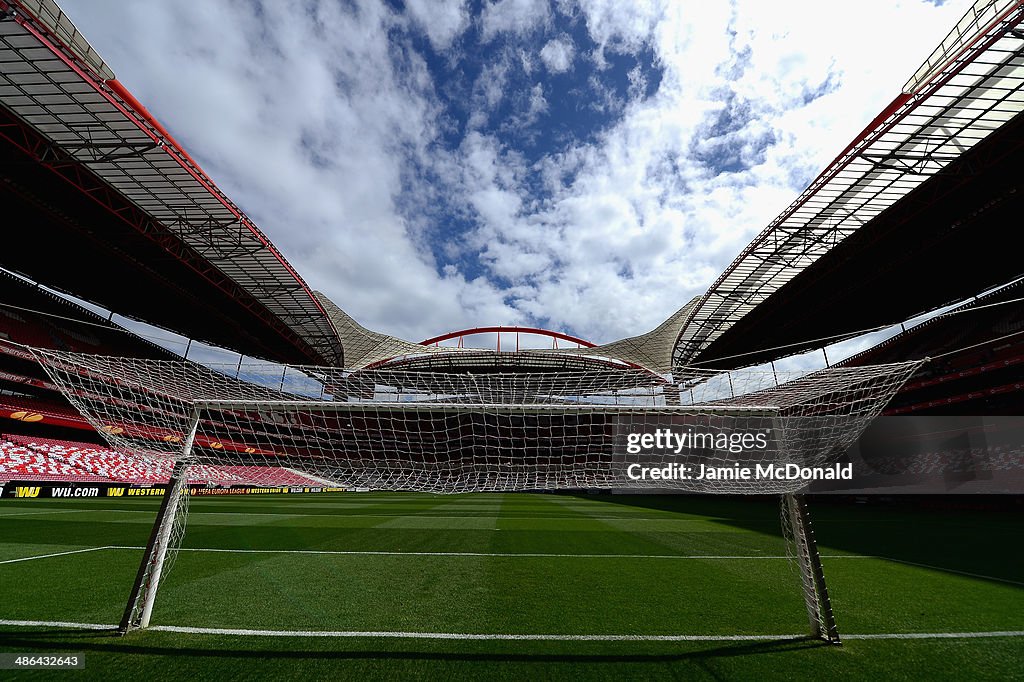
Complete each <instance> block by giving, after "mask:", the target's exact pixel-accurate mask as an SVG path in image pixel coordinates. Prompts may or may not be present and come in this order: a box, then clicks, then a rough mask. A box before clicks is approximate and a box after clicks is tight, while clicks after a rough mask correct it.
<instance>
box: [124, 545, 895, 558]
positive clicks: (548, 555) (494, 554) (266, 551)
mask: <svg viewBox="0 0 1024 682" xmlns="http://www.w3.org/2000/svg"><path fill="white" fill-rule="evenodd" d="M105 549H145V547H133V546H127V545H111V546H109V547H106V548H105ZM177 551H179V552H223V553H227V554H312V555H321V554H322V555H340V556H361V555H364V556H433V557H499V558H510V559H516V558H525V559H712V560H726V559H754V560H760V559H789V557H788V556H784V555H782V556H773V555H762V556H750V555H730V556H725V555H704V554H693V555H690V554H686V555H682V554H551V553H544V552H387V551H378V550H327V549H228V548H219V547H180V548H178V550H177ZM822 558H824V559H874V558H877V557H871V556H864V555H860V554H825V555H822Z"/></svg>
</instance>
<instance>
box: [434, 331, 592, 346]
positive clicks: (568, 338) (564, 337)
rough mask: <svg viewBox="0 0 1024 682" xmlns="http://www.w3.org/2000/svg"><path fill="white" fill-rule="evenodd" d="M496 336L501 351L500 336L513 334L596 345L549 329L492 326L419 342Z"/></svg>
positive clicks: (450, 333)
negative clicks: (477, 335)
mask: <svg viewBox="0 0 1024 682" xmlns="http://www.w3.org/2000/svg"><path fill="white" fill-rule="evenodd" d="M495 333H496V334H498V339H499V341H498V344H499V345H498V348H499V350H500V349H501V345H500V344H501V341H500V339H501V334H503V333H515V334H536V335H538V336H546V337H548V338H549V339H558V340H561V341H568V342H569V343H575V344H579V345H580V346H582V347H583V348H593V347H594V346H596V345H597V344H595V343H591V342H590V341H587V340H585V339H581V338H579V337H578V336H572V335H571V334H563V333H562V332H555V331H551V330H550V329H541V328H540V327H520V326H516V325H513V326H510V327H503V326H494V327H473V328H472V329H460V330H458V331H454V332H448V333H447V334H441V335H440V336H434V337H431V338H429V339H427V340H425V341H420V345H421V346H432V345H434V344H435V343H441V342H442V341H448V340H450V339H457V338H461V337H463V336H471V335H473V334H495Z"/></svg>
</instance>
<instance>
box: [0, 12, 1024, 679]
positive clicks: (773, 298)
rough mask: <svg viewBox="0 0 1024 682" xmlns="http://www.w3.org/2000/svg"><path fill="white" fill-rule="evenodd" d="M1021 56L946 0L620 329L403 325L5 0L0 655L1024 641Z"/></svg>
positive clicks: (647, 670)
mask: <svg viewBox="0 0 1024 682" xmlns="http://www.w3.org/2000/svg"><path fill="white" fill-rule="evenodd" d="M1022 82H1024V3H1022V2H1019V1H1015V0H977V2H975V3H974V4H973V5H971V6H970V7H969V8H968V11H967V13H966V14H965V15H964V16H963V17H962V18H961V19H960V20H959V21H958V22H957V23H956V25H955V26H953V27H952V29H951V30H948V34H947V35H946V36H945V37H944V38H943V39H942V40H941V42H940V44H939V45H938V47H936V48H935V49H934V51H933V52H932V53H931V54H930V55H928V57H927V59H926V60H925V61H924V62H923V64H921V66H920V68H919V69H918V70H917V71H916V72H915V73H913V75H912V76H911V77H910V79H909V80H908V81H907V82H906V84H905V86H904V87H903V89H902V91H901V92H899V93H898V94H896V95H895V96H894V97H893V98H892V100H891V102H890V103H889V104H888V105H887V106H886V107H885V108H884V109H882V110H881V111H880V112H879V113H878V114H877V116H875V117H874V119H873V120H870V121H865V122H862V123H864V124H865V125H864V127H863V130H862V131H861V132H860V133H859V134H858V135H856V136H855V137H854V138H853V139H852V140H851V141H849V142H848V144H846V146H845V147H843V148H842V149H841V150H834V149H833V150H832V153H833V154H835V152H836V151H838V154H837V155H835V156H834V158H833V160H832V161H830V162H829V163H828V164H827V165H825V166H824V168H819V169H816V170H815V173H816V174H815V175H814V177H813V180H812V181H811V182H810V183H809V184H808V185H807V186H806V189H804V190H803V191H802V192H801V193H799V195H797V196H796V197H795V198H794V197H790V201H791V203H789V205H788V206H786V207H785V209H784V210H783V211H782V213H781V214H779V215H778V216H777V217H776V218H775V219H774V220H772V221H771V222H770V223H769V224H768V225H767V226H766V227H764V229H763V230H762V231H760V232H759V233H757V234H756V235H755V236H754V238H753V239H752V240H751V241H750V242H749V243H748V244H747V245H746V246H745V247H743V248H742V249H741V250H740V251H739V253H738V254H736V253H732V254H731V255H730V257H731V258H732V260H731V262H729V263H728V265H727V266H726V267H725V268H724V270H722V271H721V272H720V274H716V276H715V277H712V278H711V279H710V280H709V281H710V282H711V284H710V286H708V287H707V288H706V290H704V291H703V293H701V294H700V295H698V296H696V297H693V298H692V299H691V300H689V301H686V300H680V301H679V302H678V303H676V304H675V306H673V307H676V306H681V307H678V310H677V311H676V312H675V313H673V314H672V315H670V316H669V317H668V318H667V319H665V320H664V321H663V322H661V323H660V324H658V325H657V326H655V327H654V328H653V329H651V330H650V331H646V332H642V330H637V333H635V334H633V335H630V336H627V337H625V338H620V339H618V340H613V341H605V342H602V343H593V342H591V341H589V340H588V339H586V338H583V337H582V336H578V335H577V334H575V333H571V330H570V331H560V330H550V329H546V328H543V327H541V326H529V325H525V324H504V325H494V326H475V327H469V328H464V329H458V330H456V331H450V332H445V333H439V334H435V335H433V336H431V337H430V338H426V339H423V340H422V341H414V340H408V339H405V338H400V336H399V335H395V334H387V333H383V332H378V331H374V330H372V329H370V328H368V327H367V326H364V325H363V324H361V323H360V322H358V321H357V320H356V319H354V317H353V316H352V315H350V314H349V313H347V312H346V311H345V310H344V309H343V306H344V305H345V301H342V300H338V301H336V300H332V298H331V297H329V296H328V295H326V294H325V293H323V292H322V291H320V290H319V289H318V288H317V287H318V286H319V283H318V282H317V281H316V279H315V278H314V274H313V273H311V274H310V275H309V282H307V279H305V278H304V277H303V275H302V274H300V272H299V271H298V268H296V267H295V266H294V265H293V264H292V263H291V262H290V260H289V259H288V258H286V255H285V253H284V247H283V246H281V248H279V246H277V245H275V243H274V242H272V241H271V239H270V238H269V237H268V236H267V234H265V233H264V232H263V231H261V229H260V227H258V226H257V225H256V224H255V223H254V222H253V220H252V219H250V217H249V216H248V215H247V214H246V213H245V212H244V211H243V210H242V208H240V207H239V206H238V205H236V204H235V203H234V202H233V201H232V199H231V198H230V197H229V196H228V195H227V194H226V193H225V192H224V191H223V190H222V189H221V187H220V186H218V184H217V183H216V182H215V181H214V180H213V179H212V178H211V176H210V175H208V174H207V173H206V172H205V171H204V170H203V169H202V168H201V167H200V165H199V164H198V163H197V162H196V160H195V159H194V158H193V156H192V153H197V150H195V149H193V150H192V153H190V151H189V150H188V149H186V146H185V145H183V144H182V143H180V142H179V141H178V140H176V139H175V137H173V136H172V135H171V133H170V132H169V131H168V129H167V128H166V127H165V126H164V125H163V124H161V122H160V120H159V116H160V115H159V113H158V112H151V111H150V110H149V109H147V108H146V106H144V105H143V104H142V103H141V102H140V101H139V100H138V99H137V98H136V97H135V96H134V95H133V94H132V93H131V92H130V91H129V90H128V88H127V87H126V86H125V85H123V84H122V83H121V82H120V81H119V80H118V79H117V77H116V76H115V72H114V70H113V68H112V66H111V65H108V64H107V63H106V62H105V61H104V59H103V58H102V57H101V56H100V55H99V54H98V52H97V51H96V50H95V49H94V48H93V47H92V46H91V45H90V43H89V41H88V40H87V36H85V35H83V32H82V31H80V30H79V28H78V27H76V25H75V24H74V23H73V22H72V21H71V19H70V18H69V17H68V16H67V15H66V14H65V13H64V12H63V11H62V9H61V8H60V7H59V6H58V5H57V4H56V3H55V2H54V1H53V0H0V175H2V178H3V183H2V184H0V195H2V197H3V199H4V204H5V210H6V215H7V216H9V218H8V220H5V222H6V223H7V225H8V229H7V230H6V234H5V237H6V239H5V243H4V247H3V249H0V286H2V290H3V292H4V294H3V296H2V297H0V485H2V488H0V490H2V493H0V526H2V529H3V530H2V532H0V585H3V595H4V599H3V600H0V601H2V605H0V656H2V657H6V658H0V663H2V664H3V668H4V669H17V668H18V667H26V668H32V670H21V671H20V673H21V674H31V673H36V674H38V675H48V674H52V673H51V669H52V668H54V667H73V668H84V670H83V671H80V672H79V673H78V674H82V673H84V674H86V675H89V676H92V677H98V678H99V677H102V678H121V677H125V676H128V675H131V676H132V677H137V676H139V675H146V676H149V677H153V678H157V679H160V678H163V677H169V676H171V675H173V676H176V677H177V676H182V675H194V676H198V677H201V678H207V677H214V676H231V677H241V678H249V677H255V676H274V677H288V678H294V679H304V678H314V677H327V676H345V677H349V676H351V677H355V676H360V677H367V678H378V677H380V678H399V677H401V678H405V677H414V678H429V679H433V678H446V679H451V678H464V677H465V678H469V677H473V678H480V677H486V678H492V677H493V678H522V677H526V676H531V677H533V676H536V677H552V678H553V677H567V676H582V677H584V678H588V679H589V678H616V679H620V678H623V677H635V678H641V679H643V678H662V677H680V676H692V677H698V676H700V677H714V678H727V679H732V678H741V679H742V678H747V677H752V676H755V675H757V676H762V677H765V676H766V677H770V678H776V677H785V678H792V677H795V676H812V675H814V676H822V675H834V676H837V677H840V678H843V679H849V678H855V679H860V678H877V677H882V676H884V677H905V678H909V677H912V678H924V677H928V678H939V679H945V678H957V679H961V678H978V679H1010V678H1015V677H1018V676H1020V674H1021V670H1022V669H1024V561H1022V559H1024V556H1022V550H1021V549H1020V547H1019V546H1018V543H1017V542H1015V541H1014V539H1015V538H1016V537H1017V536H1019V534H1020V532H1021V531H1022V530H1024V517H1022V500H1024V497H1022V496H1024V442H1022V440H1021V439H1022V437H1024V416H1022V410H1024V392H1022V390H1024V386H1022V382H1024V305H1022V302H1024V297H1022V296H1021V294H1020V291H1021V289H1020V285H1021V282H1022V281H1024V267H1022V265H1021V263H1022V261H1021V258H1020V256H1019V253H1018V251H1017V249H1016V248H1014V247H1015V245H1016V241H1015V237H1016V233H1017V231H1018V230H1017V227H1018V226H1019V223H1020V218H1019V216H1020V215H1021V209H1022V208H1024V207H1022V205H1021V202H1022V192H1021V189H1022V188H1021V181H1022V177H1024V176H1022V174H1021V173H1020V165H1021V161H1022V159H1024V114H1022V112H1024V89H1022V87H1021V86H1022ZM211 125H215V122H214V123H211ZM14 223H17V225H16V226H15V225H14ZM969 263H974V264H978V263H983V266H982V265H976V266H968V265H966V264H969ZM115 316H117V318H118V319H117V320H115ZM492 322H493V321H491V320H481V321H479V325H488V324H491V323H492ZM136 323H138V324H136ZM143 323H144V325H145V326H141V325H142V324H143ZM370 326H372V325H370ZM144 330H145V331H144ZM152 330H162V331H163V332H166V333H169V334H174V335H176V337H177V338H179V339H184V340H186V341H185V344H184V348H183V349H182V352H178V351H176V350H171V349H170V348H169V347H168V345H167V344H163V343H157V342H155V341H154V340H153V338H151V336H150V335H148V333H149V332H151V331H152ZM503 343H504V347H503ZM200 347H201V348H213V349H218V350H219V351H223V352H222V353H220V355H218V357H217V359H216V360H209V359H207V358H204V357H200V356H201V353H197V351H195V350H193V348H200ZM837 348H844V349H847V351H846V352H843V353H841V354H840V355H839V357H836V355H837V350H836V349H837ZM849 349H852V350H849ZM830 353H831V354H832V355H831V357H830V355H829V354H830ZM225 354H228V355H230V357H231V358H232V360H231V361H228V362H225V361H224V357H225ZM190 356H191V357H190ZM236 356H237V360H235V359H234V358H235V357H236ZM812 356H813V357H814V358H815V363H817V358H818V357H819V356H820V358H821V363H819V364H814V365H810V364H808V362H807V361H806V359H807V358H809V357H812ZM793 358H802V360H801V361H800V362H796V363H794V362H793ZM663 434H668V435H669V436H671V437H667V438H666V439H664V440H662V439H661V435H663ZM644 436H649V438H646V439H645V438H644ZM719 437H720V438H719ZM790 469H792V470H794V471H796V472H798V474H796V475H794V477H788V476H784V475H783V472H786V471H788V470H790ZM641 470H642V471H643V472H644V475H643V476H634V475H633V473H632V472H635V471H641ZM742 471H750V472H754V473H755V474H756V475H751V476H745V475H743V474H742V473H741V472H742ZM846 471H849V472H850V474H849V476H847V475H846V474H845V473H843V472H846ZM662 472H664V475H662ZM707 472H712V473H711V474H709V473H707ZM773 472H780V473H778V474H775V473H773ZM828 472H834V473H828ZM826 473H828V475H826ZM72 659H73V660H72ZM16 661H23V662H21V663H19V662H16Z"/></svg>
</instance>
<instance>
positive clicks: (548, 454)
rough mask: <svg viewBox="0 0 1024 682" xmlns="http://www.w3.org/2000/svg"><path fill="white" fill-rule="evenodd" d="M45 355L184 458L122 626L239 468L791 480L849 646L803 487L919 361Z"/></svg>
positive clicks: (423, 477) (790, 511)
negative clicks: (494, 366)
mask: <svg viewBox="0 0 1024 682" xmlns="http://www.w3.org/2000/svg"><path fill="white" fill-rule="evenodd" d="M34 352H35V353H36V356H37V358H38V359H39V361H40V362H41V364H42V365H43V367H44V368H45V369H46V372H47V373H48V375H49V376H50V377H51V378H52V380H53V381H54V383H55V384H56V385H57V386H58V387H59V388H60V389H61V391H62V392H64V394H65V395H66V396H67V397H68V399H69V400H70V401H71V402H72V403H73V404H74V405H75V406H76V407H77V408H78V409H79V410H80V411H81V412H82V414H83V415H85V416H86V418H87V419H88V420H89V421H90V422H91V423H92V425H93V426H95V427H96V429H97V431H99V432H100V433H101V434H103V436H104V438H106V439H107V440H108V441H109V443H110V445H111V446H112V447H114V448H115V449H118V450H120V451H123V452H126V453H131V454H133V455H136V456H139V457H145V458H150V459H151V460H154V461H160V462H164V463H166V462H172V463H173V468H172V470H171V475H170V482H169V485H168V490H167V493H166V494H165V496H164V498H163V501H162V505H161V509H160V512H159V514H158V518H157V520H156V522H155V524H154V527H153V531H152V534H151V537H150V541H149V543H148V545H147V549H146V552H145V555H144V558H143V561H142V563H141V565H140V568H139V571H138V574H137V578H136V581H135V584H134V586H133V589H132V593H131V598H130V600H129V603H128V605H127V607H126V609H125V613H124V617H123V619H122V623H121V629H122V631H123V632H128V631H130V630H133V629H137V628H143V627H146V626H147V625H148V624H149V622H150V619H151V615H152V611H153V604H154V602H155V599H156V593H157V589H158V587H159V585H160V580H161V577H162V576H164V575H165V574H166V572H167V565H168V563H169V561H170V560H171V558H172V557H173V553H174V548H175V547H176V546H177V543H178V542H179V541H180V537H181V534H182V532H183V528H184V522H185V518H186V515H187V501H188V495H187V494H186V493H187V490H186V484H187V482H188V481H189V480H190V479H191V480H210V481H216V480H217V477H218V475H221V474H222V473H223V472H224V471H230V472H232V474H233V475H234V476H243V477H244V478H245V480H247V481H248V482H250V483H252V484H254V485H267V486H274V485H276V484H275V481H281V480H285V478H286V477H287V476H288V475H301V476H304V477H306V478H307V479H308V480H310V481H318V482H322V483H323V484H324V485H334V486H338V487H343V488H348V489H364V490H385V491H400V490H408V491H419V492H429V493H461V492H474V491H501V492H511V491H552V490H567V489H594V488H600V489H612V490H621V491H630V490H635V491H640V490H648V491H650V490H656V491H665V492H673V491H675V492H684V491H685V492H698V493H731V494H778V495H781V496H782V519H783V528H784V529H785V534H786V537H787V541H788V545H789V547H790V552H791V554H792V556H793V557H794V559H795V561H796V564H797V565H798V566H799V572H800V576H801V580H802V591H803V595H804V599H805V601H806V604H807V611H808V618H809V621H810V624H811V631H812V634H813V635H814V636H818V637H821V638H823V639H826V640H828V641H832V642H838V641H839V635H838V630H837V628H836V624H835V619H834V617H833V614H832V609H831V605H830V603H829V598H828V591H827V589H826V585H825V579H824V573H823V571H822V566H821V561H820V558H819V556H818V552H817V546H816V543H815V540H814V535H813V530H812V528H811V521H810V516H809V513H808V510H807V505H806V503H805V501H804V500H803V498H802V497H801V496H800V494H799V493H800V491H801V490H802V489H804V488H805V487H806V485H807V482H808V480H807V478H808V476H813V475H814V474H815V472H825V471H826V469H827V468H828V467H829V466H830V465H831V464H832V463H833V462H834V461H835V460H836V459H837V458H838V457H839V455H840V454H841V453H842V452H843V451H845V449H846V448H847V447H848V446H849V445H850V443H852V442H853V440H854V439H856V438H857V436H858V435H859V434H860V433H861V432H862V431H863V429H864V428H865V427H866V426H867V425H868V423H869V422H870V421H871V420H872V419H873V418H874V417H875V416H877V414H878V413H879V412H880V410H881V409H882V407H883V406H884V405H885V403H886V402H887V401H888V400H889V398H890V397H891V396H892V395H893V393H895V391H896V390H898V388H899V387H900V386H901V385H902V384H903V382H904V381H906V379H907V378H908V377H909V376H910V374H912V373H913V371H914V370H915V369H916V368H917V366H918V365H919V363H917V362H911V363H900V364H892V365H881V366H873V367H856V368H845V367H844V368H832V369H826V370H820V371H813V372H802V373H801V372H785V373H784V372H775V371H771V370H769V371H755V370H747V371H732V372H715V371H707V370H697V369H692V368H680V369H679V370H677V371H676V372H673V373H672V374H670V375H660V374H655V373H652V372H649V371H646V370H643V369H639V368H629V367H622V368H617V367H609V368H608V369H606V370H594V369H588V370H585V371H584V370H579V371H564V370H559V371H547V372H544V371H536V370H531V371H529V372H510V371H507V368H505V369H504V370H503V371H496V372H489V373H453V372H437V371H417V370H400V369H396V370H388V369H364V370H345V369H339V368H331V367H309V366H302V367H283V366H280V365H250V366H242V365H239V366H231V367H223V368H217V367H207V366H204V365H199V364H197V363H192V362H175V361H155V360H142V359H134V358H117V357H105V356H96V355H85V354H74V353H63V352H53V351H34Z"/></svg>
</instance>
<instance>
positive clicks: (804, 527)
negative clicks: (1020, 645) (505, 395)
mask: <svg viewBox="0 0 1024 682" xmlns="http://www.w3.org/2000/svg"><path fill="white" fill-rule="evenodd" d="M277 405H287V406H288V407H291V408H300V407H316V408H318V409H327V410H330V411H338V412H340V411H359V410H360V409H366V410H370V409H374V410H377V409H380V408H381V407H386V406H388V404H387V403H374V404H369V405H360V404H358V403H341V402H326V401H259V400H255V401H254V400H201V401H194V402H193V403H192V412H191V416H190V427H189V431H188V434H187V437H186V438H185V440H184V443H183V445H182V450H181V453H180V456H179V457H178V458H177V459H176V460H175V462H174V467H173V470H172V474H171V477H170V480H169V481H168V484H167V489H166V492H165V494H164V497H163V500H162V501H161V504H160V509H159V511H158V512H157V516H156V518H155V519H154V523H153V528H152V531H151V533H150V538H149V542H148V543H147V545H146V549H145V551H144V552H143V555H142V560H141V562H140V564H139V568H138V571H137V573H136V578H135V582H134V584H133V586H132V591H131V593H130V596H129V598H128V603H127V604H126V606H125V610H124V614H123V616H122V618H121V622H120V626H119V632H120V634H121V635H126V634H128V633H130V632H132V631H136V630H141V629H145V628H147V627H149V624H150V621H151V618H152V613H153V607H154V605H155V603H156V597H157V592H158V590H159V587H160V581H161V578H162V577H163V574H164V569H165V565H166V562H167V561H168V553H169V551H170V550H171V549H172V548H173V547H172V545H173V543H174V538H173V530H174V526H175V524H176V523H177V522H178V518H179V514H181V513H182V512H181V511H180V510H181V498H182V496H184V495H188V490H187V481H188V468H189V461H188V460H189V458H190V457H191V455H192V451H193V447H194V443H195V439H196V434H197V432H198V430H199V424H200V421H201V419H202V415H203V413H204V411H206V410H211V409H231V408H240V407H267V406H277ZM392 406H393V407H401V408H402V409H410V408H411V409H413V410H415V409H423V410H432V411H436V410H438V409H439V408H442V409H444V410H450V411H459V410H468V409H480V408H481V407H482V406H481V405H475V404H446V405H438V404H433V403H423V404H421V405H417V404H416V403H395V404H392ZM487 407H488V408H490V409H494V408H502V407H504V408H507V409H514V410H515V411H516V412H519V413H522V412H527V413H531V412H532V413H540V412H555V411H557V412H563V413H564V412H571V411H573V410H574V406H569V405H527V406H524V405H488V406H487ZM594 407H595V406H593V405H580V406H575V409H576V410H584V409H589V410H593V409H594ZM607 407H608V408H610V409H615V408H618V409H619V410H621V409H622V407H623V406H611V405H610V406H607ZM331 408H333V410H332V409H331ZM642 409H643V410H644V411H655V412H658V413H663V414H693V413H694V412H695V411H697V410H695V406H680V405H666V406H664V407H654V408H652V407H647V408H642ZM697 409H699V411H700V413H702V414H712V415H713V414H720V415H728V414H736V413H745V414H758V415H764V414H771V413H772V412H773V409H774V408H771V407H767V406H759V405H747V406H735V405H731V406H712V405H703V406H700V407H699V408H697ZM699 494H709V493H699ZM779 500H780V505H781V513H782V529H783V536H784V540H785V541H786V542H787V544H788V545H789V546H790V547H791V549H792V552H793V554H794V555H795V559H796V565H797V567H798V570H799V573H800V580H801V585H802V592H803V596H804V602H805V605H806V608H807V618H808V623H809V626H810V630H809V636H810V637H811V638H817V639H821V640H823V641H825V642H828V643H829V644H834V645H841V644H842V641H841V639H840V636H839V630H838V627H837V625H836V621H835V615H834V612H833V610H832V603H831V600H830V599H829V595H828V587H827V585H826V582H825V574H824V570H823V568H822V564H821V555H820V553H819V552H818V544H817V540H816V538H815V536H814V531H813V528H812V526H811V517H810V511H809V509H808V506H807V501H806V497H805V496H804V495H802V494H796V493H783V494H781V495H780V496H779ZM186 513H187V512H186Z"/></svg>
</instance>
